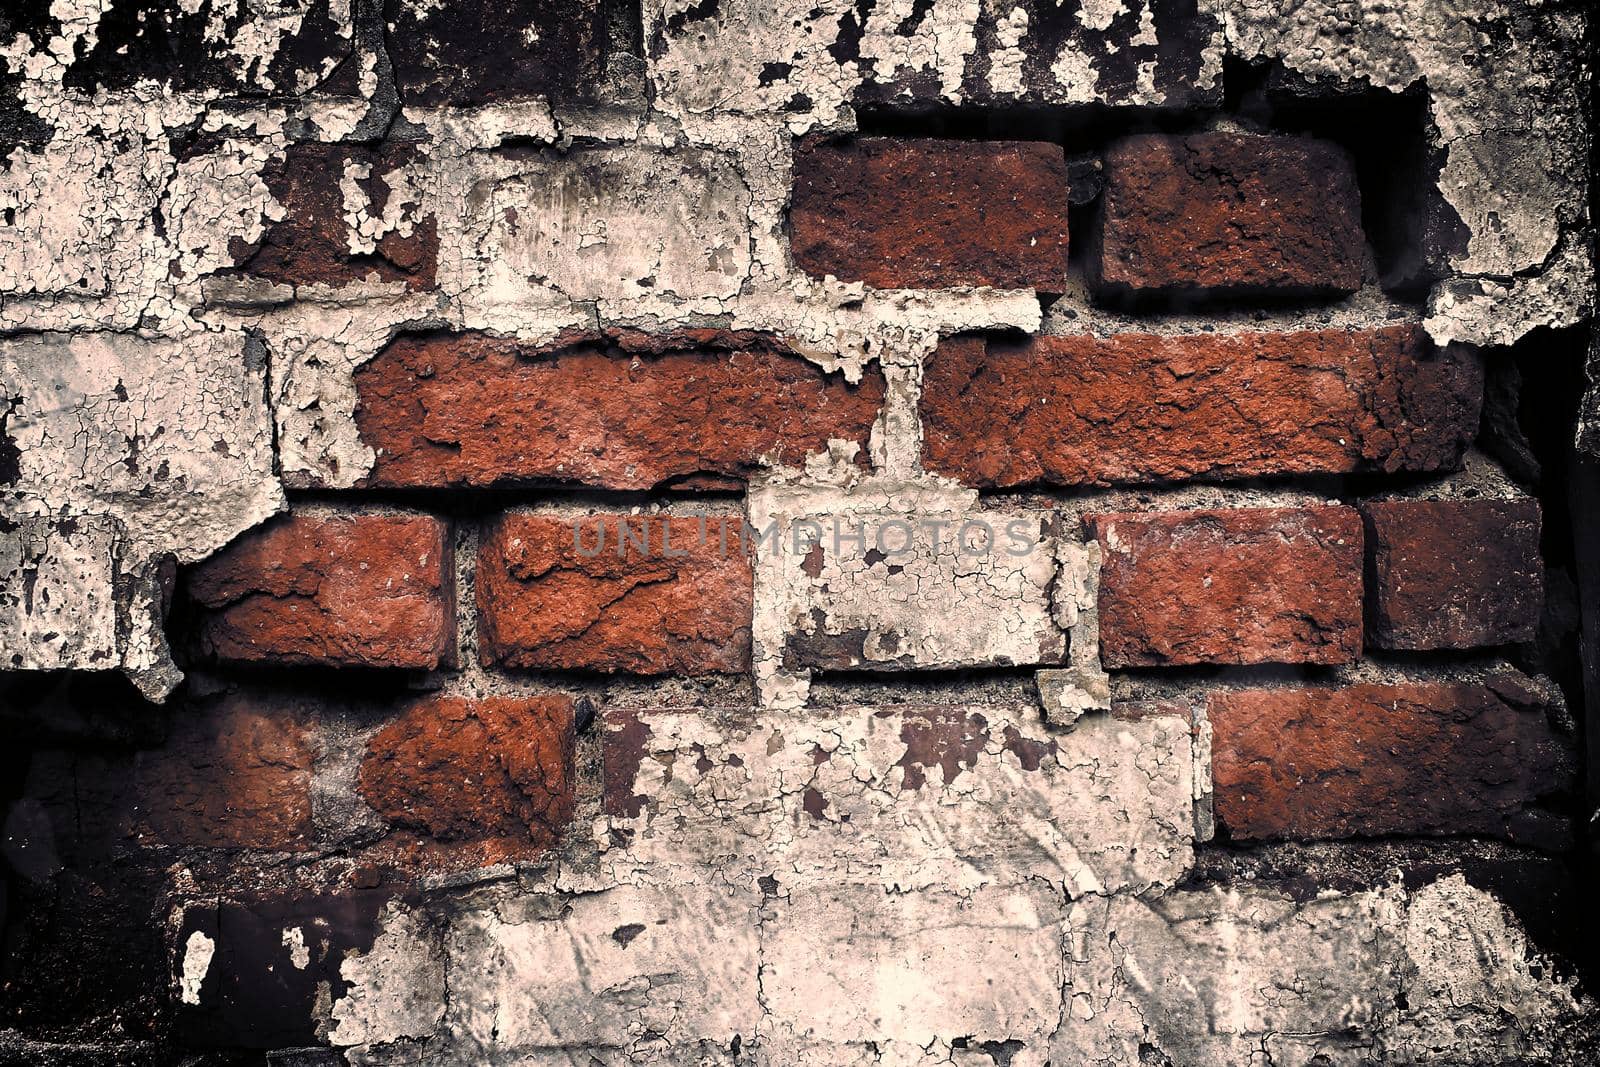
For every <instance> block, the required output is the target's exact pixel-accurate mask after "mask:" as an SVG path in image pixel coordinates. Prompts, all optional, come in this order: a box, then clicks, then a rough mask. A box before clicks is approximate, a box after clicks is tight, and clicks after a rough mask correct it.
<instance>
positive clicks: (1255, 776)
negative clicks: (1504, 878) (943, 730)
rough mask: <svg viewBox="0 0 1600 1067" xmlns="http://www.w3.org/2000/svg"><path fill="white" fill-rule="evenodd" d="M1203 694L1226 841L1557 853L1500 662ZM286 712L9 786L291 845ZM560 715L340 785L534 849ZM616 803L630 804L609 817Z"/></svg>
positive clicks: (527, 707)
mask: <svg viewBox="0 0 1600 1067" xmlns="http://www.w3.org/2000/svg"><path fill="white" fill-rule="evenodd" d="M1203 700H1204V706H1205V711H1206V717H1207V719H1208V720H1209V722H1210V724H1211V729H1212V743H1211V752H1212V784H1213V788H1214V804H1215V811H1216V815H1217V818H1218V820H1219V822H1220V823H1221V825H1222V826H1223V827H1224V828H1225V830H1226V831H1227V833H1228V834H1229V835H1231V836H1232V838H1233V839H1235V840H1240V841H1249V840H1259V841H1270V840H1318V839H1330V838H1343V837H1371V836H1381V835H1393V834H1410V835H1450V834H1460V833H1468V834H1480V835H1486V836H1493V837H1501V838H1505V839H1508V840H1511V841H1515V842H1518V843H1523V844H1529V845H1533V846H1537V847H1545V848H1560V847H1563V846H1564V843H1565V842H1566V840H1567V838H1568V836H1569V835H1570V832H1571V825H1570V822H1569V821H1568V820H1567V819H1565V818H1564V817H1561V816H1560V815H1558V814H1557V813H1556V812H1557V810H1558V803H1559V798H1560V797H1561V796H1562V795H1563V794H1565V793H1567V792H1569V791H1570V790H1572V789H1573V788H1574V787H1575V784H1576V782H1577V777H1576V774H1577V770H1576V758H1575V754H1574V748H1573V745H1572V740H1571V737H1570V736H1569V735H1568V733H1567V731H1566V730H1565V729H1564V728H1563V727H1562V726H1561V724H1560V711H1559V707H1560V705H1559V699H1558V698H1557V697H1556V696H1555V695H1554V693H1553V692H1552V691H1551V689H1550V687H1549V686H1548V683H1540V682H1535V681H1533V680H1531V679H1529V678H1527V677H1525V676H1523V675H1521V674H1520V673H1518V672H1516V671H1513V670H1510V669H1501V670H1498V671H1495V672H1491V673H1490V674H1488V675H1486V676H1484V677H1482V678H1476V679H1463V680H1459V681H1450V680H1428V679H1402V680H1395V681H1389V682H1361V683H1355V684H1347V685H1331V684H1309V685H1283V686H1277V687H1272V688H1255V689H1228V690H1212V691H1211V692H1210V693H1209V694H1208V695H1204V697H1203ZM284 710H285V709H284V708H283V707H281V706H277V705H270V704H261V703H259V702H258V701H256V700H254V699H253V698H251V697H250V696H248V695H245V694H234V695H229V696H227V697H225V698H223V699H221V700H219V701H215V702H212V703H210V704H202V705H199V706H191V707H188V708H186V709H184V714H183V715H182V717H181V721H180V726H179V729H178V731H177V733H176V734H175V735H174V737H173V739H172V742H171V743H170V744H168V745H167V746H165V747H163V748H162V749H159V750H153V751H150V752H143V753H136V754H114V755H99V754H86V753H76V754H74V753H67V752H61V753H46V754H44V755H43V756H41V757H40V758H38V759H36V760H35V761H34V763H33V765H32V769H31V772H30V777H29V781H28V782H27V783H26V786H25V788H26V790H27V792H28V795H29V796H32V797H35V798H37V799H38V801H39V803H40V805H41V810H42V811H43V812H44V813H45V814H46V816H47V817H50V818H52V819H54V818H56V817H57V816H58V815H59V817H61V818H64V819H67V820H68V821H69V823H70V825H71V826H72V827H73V828H74V836H73V841H74V842H76V844H72V845H71V847H73V848H79V847H88V848H93V847H97V846H96V842H102V843H103V842H108V841H111V840H114V839H116V838H124V837H126V838H132V839H135V840H137V841H140V842H142V843H145V844H151V845H164V846H196V847H205V848H224V849H260V850H269V851H300V850H307V849H310V848H312V847H314V839H315V834H314V828H313V824H312V800H311V796H312V770H313V753H314V752H315V749H316V743H315V741H314V727H313V725H312V724H311V723H309V722H308V721H307V720H306V719H305V717H304V716H301V715H298V714H285V713H284ZM1139 710H1140V709H1139V707H1138V706H1134V705H1127V706H1124V707H1123V708H1122V710H1120V711H1119V712H1117V714H1118V715H1121V716H1124V717H1126V716H1129V715H1136V714H1137V713H1138V712H1139ZM1163 713H1164V714H1174V713H1177V712H1174V711H1173V710H1172V709H1171V708H1167V709H1166V710H1165V711H1163ZM1185 714H1186V713H1185ZM574 720H575V708H574V704H573V701H572V700H571V699H570V698H568V697H566V696H560V695H551V694H547V695H534V696H518V697H486V698H478V699H469V698H463V697H453V696H424V697H419V698H416V699H414V700H412V701H409V702H408V703H407V704H406V705H405V706H403V707H402V708H401V709H400V710H399V712H398V713H397V714H395V715H394V716H392V717H391V719H390V721H389V722H388V724H387V725H385V726H384V727H383V728H382V729H380V730H378V731H377V732H376V733H374V734H373V735H372V737H371V738H370V739H369V740H368V741H367V742H366V746H365V751H364V753H363V754H362V757H361V761H360V765H359V768H358V770H357V774H356V789H357V792H358V793H359V795H360V797H361V798H362V800H363V801H364V802H365V803H367V804H368V805H370V806H371V808H372V810H373V811H374V812H375V813H376V814H377V815H378V816H379V817H381V819H382V820H383V822H384V823H385V824H386V825H387V826H388V828H389V829H390V831H391V832H393V833H397V834H400V835H402V836H405V835H411V836H412V837H414V838H417V839H422V840H426V841H429V842H434V843H438V844H441V845H446V846H449V845H458V844H463V843H485V842H487V843H493V844H494V845H495V846H497V847H498V849H499V851H498V852H496V853H495V855H498V856H517V855H531V854H534V853H536V852H538V851H539V850H541V849H543V848H546V847H549V846H550V845H551V844H553V843H554V842H555V841H556V840H557V839H558V838H559V837H560V836H561V834H562V833H563V832H564V831H565V830H566V829H567V827H568V825H569V824H570V821H571V818H572V815H573V811H574V805H575V789H576V786H575V781H574V769H573V759H574V725H575V722H574ZM603 736H604V743H605V752H604V763H605V767H606V789H607V793H606V797H607V804H608V811H611V812H612V814H624V813H626V812H632V813H633V814H637V812H638V807H637V806H636V805H638V804H640V803H642V802H644V801H646V800H647V799H648V798H643V797H632V796H631V791H632V789H633V782H632V779H631V778H629V779H628V780H627V781H626V782H620V781H614V780H613V779H614V778H617V775H615V774H613V768H614V767H617V766H624V765H630V763H631V764H637V761H638V752H637V749H636V746H637V743H638V738H637V737H636V736H634V735H633V734H631V733H630V732H629V731H627V730H619V731H607V732H606V733H605V734H604V735H603ZM912 741H913V742H914V741H915V739H914V738H913V739H912ZM917 751H921V750H920V749H918V750H917ZM928 751H929V752H930V753H932V754H933V755H934V756H937V753H938V751H939V749H938V748H937V747H934V748H930V749H929V750H928ZM1018 752H1019V758H1021V757H1022V756H1028V758H1029V759H1030V760H1033V759H1036V758H1037V756H1036V755H1029V753H1028V752H1027V751H1025V750H1024V749H1023V748H1020V747H1019V749H1018ZM1033 765H1034V764H1031V763H1030V764H1029V766H1033ZM908 773H909V772H908ZM948 774H949V771H948V770H947V771H946V775H947V776H948ZM911 781H912V779H911V778H909V777H908V779H907V782H908V783H909V782H911ZM908 787H909V785H908ZM624 794H626V795H624ZM618 797H621V798H622V799H623V800H625V801H626V805H625V808H626V812H625V811H624V810H623V809H621V808H618V809H616V810H613V807H615V804H616V803H617V802H618V801H617V798H618ZM130 801H131V802H130ZM1552 801H1556V802H1557V803H1554V804H1553V803H1551V802H1552ZM64 844H66V842H64Z"/></svg>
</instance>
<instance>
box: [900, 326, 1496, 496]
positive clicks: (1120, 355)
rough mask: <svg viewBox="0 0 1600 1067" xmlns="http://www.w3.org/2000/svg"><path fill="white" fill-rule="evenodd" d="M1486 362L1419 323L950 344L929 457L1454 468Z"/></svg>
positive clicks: (1048, 473)
mask: <svg viewBox="0 0 1600 1067" xmlns="http://www.w3.org/2000/svg"><path fill="white" fill-rule="evenodd" d="M1482 402H1483V369H1482V365H1481V363H1480V362H1479V360H1478V358H1477V357H1476V356H1474V355H1472V354H1471V353H1469V352H1467V351H1465V350H1464V349H1461V348H1456V347H1450V348H1445V349H1439V350H1436V349H1434V348H1433V347H1432V346H1431V345H1430V344H1429V343H1428V341H1427V340H1426V338H1425V337H1424V336H1423V334H1422V332H1421V330H1420V329H1418V328H1417V327H1415V326H1410V325H1405V326H1389V327H1384V328H1382V329H1374V330H1302V331H1295V332H1291V333H1232V334H1193V335H1185V336H1157V335H1153V334H1117V335H1115V336H1112V337H1094V336H1090V335H1087V334H1079V335H1073V336H1068V337H1030V338H1026V339H1020V340H1019V339H1009V338H1007V339H1000V338H991V339H985V338H982V337H973V336H968V337H958V338H954V339H952V340H950V341H946V342H945V343H944V344H942V345H940V346H939V349H938V351H937V352H936V353H935V355H934V357H933V359H932V361H931V362H930V364H929V366H928V369H927V372H926V382H925V384H924V388H923V394H922V418H923V424H924V430H925V433H924V442H923V458H924V461H925V463H926V465H927V466H928V467H929V469H931V470H933V471H936V472H937V473H939V474H947V475H950V476H952V477H955V478H959V479H960V480H961V481H963V482H965V483H967V484H968V485H974V486H982V487H1002V486H1016V485H1029V484H1053V485H1107V484H1118V483H1122V484H1127V483H1138V482H1150V481H1180V480H1185V479H1191V478H1211V479H1218V478H1247V477H1259V476H1266V475H1287V474H1322V473H1330V474H1331V473H1345V472H1351V471H1372V470H1377V471H1390V472H1393V471H1433V470H1441V469H1451V468H1454V467H1455V466H1457V465H1458V464H1459V463H1460V460H1461V454H1462V452H1463V450H1464V449H1465V448H1466V445H1467V443H1468V442H1469V441H1471V440H1472V438H1473V436H1474V435H1475V434H1476V433H1477V429H1478V413H1479V410H1480V408H1481V406H1482Z"/></svg>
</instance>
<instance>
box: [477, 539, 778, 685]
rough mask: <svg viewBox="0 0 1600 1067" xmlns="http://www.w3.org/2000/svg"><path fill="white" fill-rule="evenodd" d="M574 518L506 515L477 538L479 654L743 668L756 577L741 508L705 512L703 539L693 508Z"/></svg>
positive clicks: (593, 665) (682, 669) (629, 667)
mask: <svg viewBox="0 0 1600 1067" xmlns="http://www.w3.org/2000/svg"><path fill="white" fill-rule="evenodd" d="M574 521H575V520H573V519H566V518H555V517H552V516H545V515H523V514H511V515H506V516H505V517H503V518H502V519H501V520H500V521H499V523H497V524H496V526H495V527H494V529H493V530H492V531H491V532H490V533H489V535H488V536H487V537H486V538H485V539H484V543H483V546H482V549H481V550H480V552H479V555H478V616H479V637H480V649H481V655H482V658H483V661H484V663H485V664H495V663H498V664H502V665H505V666H510V667H523V668H545V669H556V670H562V669H579V670H599V671H618V672H629V673H634V674H709V673H717V672H729V673H737V672H740V671H744V670H746V669H747V668H748V667H749V665H750V615H751V600H752V596H753V582H754V578H753V576H752V572H751V567H750V561H749V558H748V556H747V554H746V552H745V550H744V548H743V546H742V545H741V542H740V530H741V524H742V519H741V518H740V517H738V516H729V517H726V518H707V519H705V520H704V524H705V525H704V530H705V536H704V539H703V540H702V537H701V529H702V527H701V522H702V520H700V519H698V518H692V517H677V518H667V517H665V516H659V515H651V516H635V517H631V518H630V517H628V516H622V515H597V516H590V517H586V518H584V519H582V520H576V521H579V522H580V523H581V525H580V526H579V527H578V528H577V530H576V531H575V530H574ZM623 524H626V527H627V529H628V531H629V532H630V537H629V538H628V539H627V540H624V538H623V536H622V529H623ZM575 533H576V535H577V538H576V542H575ZM663 534H665V535H666V548H670V551H671V553H672V554H671V555H667V554H666V549H665V548H664V546H663V543H662V538H663ZM641 538H644V539H647V545H646V547H643V548H642V547H641V545H640V539H641ZM724 545H726V546H727V547H726V549H724V547H723V546H724ZM578 546H581V551H580V548H579V547H578ZM680 552H681V553H684V554H683V555H679V554H678V553H680ZM586 553H587V554H586Z"/></svg>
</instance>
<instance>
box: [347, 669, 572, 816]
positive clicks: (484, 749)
mask: <svg viewBox="0 0 1600 1067" xmlns="http://www.w3.org/2000/svg"><path fill="white" fill-rule="evenodd" d="M572 757H573V707H572V701H571V700H569V699H568V698H566V697H563V696H537V697H488V698H485V699H482V700H467V699H463V698H459V697H445V696H441V697H431V698H428V699H426V700H423V701H421V702H419V703H418V704H416V705H415V706H413V707H412V708H411V709H410V710H408V711H407V712H406V713H405V714H404V715H402V716H401V717H400V718H399V719H397V720H395V721H394V722H392V723H390V724H389V725H388V726H386V727H384V728H383V729H382V730H380V731H379V732H378V733H377V734H376V735H374V736H373V738H372V740H371V741H370V742H369V743H368V745H367V756H366V759H365V760H364V761H363V762H362V764H361V771H360V774H359V776H358V783H357V784H358V788H359V790H360V793H361V795H362V796H363V797H365V798H366V800H367V803H369V804H371V805H372V807H373V809H374V810H376V811H377V812H378V814H380V815H382V816H383V817H384V818H386V819H388V820H389V821H390V822H391V823H393V824H394V825H396V826H399V827H404V828H406V829H409V830H413V831H416V832H418V833H420V834H425V835H427V836H428V837H430V838H433V839H434V840H437V841H466V840H482V839H488V838H498V839H506V840H509V841H513V842H519V843H522V842H526V843H529V844H532V845H535V846H539V847H543V846H547V845H550V844H552V843H554V842H555V841H556V840H557V839H558V838H559V837H560V835H561V832H562V830H563V829H564V828H565V826H566V825H567V823H568V821H569V820H570V819H571V818H572V810H573V792H572V788H573V779H572Z"/></svg>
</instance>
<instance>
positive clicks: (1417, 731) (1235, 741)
mask: <svg viewBox="0 0 1600 1067" xmlns="http://www.w3.org/2000/svg"><path fill="white" fill-rule="evenodd" d="M1551 712H1552V703H1551V697H1550V695H1549V693H1548V692H1547V691H1545V690H1543V689H1541V688H1540V687H1537V686H1535V685H1533V684H1531V683H1530V682H1529V681H1528V679H1526V678H1524V677H1522V676H1521V675H1519V674H1516V673H1515V672H1505V673H1502V674H1497V675H1494V676H1492V677H1490V678H1489V679H1488V680H1487V681H1485V682H1483V683H1472V682H1403V683H1394V684H1358V685H1350V686H1344V687H1339V688H1335V687H1328V686H1308V687H1304V688H1298V687H1287V688H1282V689H1253V690H1240V691H1235V692H1219V693H1214V694H1213V695H1212V696H1211V698H1210V700H1209V702H1208V712H1207V714H1208V717H1209V718H1210V720H1211V729H1212V753H1211V758H1212V771H1213V780H1214V786H1215V790H1216V793H1215V805H1216V813H1217V817H1218V819H1219V821H1220V822H1221V823H1222V824H1223V825H1224V826H1225V827H1226V828H1227V830H1228V831H1229V833H1231V834H1232V835H1233V837H1234V838H1235V839H1236V840H1270V839H1285V838H1287V839H1292V840H1307V839H1312V838H1328V837H1352V836H1360V837H1369V836H1377V835H1382V834H1470V833H1476V834H1491V835H1495V836H1503V837H1509V838H1511V839H1513V840H1525V841H1529V842H1532V843H1536V844H1538V843H1544V844H1549V843H1559V842H1560V841H1561V840H1562V836H1563V835H1562V833H1561V831H1562V829H1563V828H1564V825H1565V824H1564V822H1563V820H1561V819H1560V818H1559V817H1556V816H1553V815H1549V814H1547V813H1545V812H1542V811H1539V810H1537V807H1536V805H1537V801H1538V800H1539V798H1541V797H1543V796H1546V795H1549V794H1556V793H1559V792H1560V791H1562V790H1564V789H1568V788H1570V787H1571V786H1572V785H1573V783H1574V780H1575V779H1574V766H1575V763H1574V760H1575V756H1574V754H1573V751H1572V746H1571V742H1570V739H1568V738H1567V737H1565V736H1563V735H1562V734H1561V733H1559V732H1557V731H1556V730H1555V729H1554V728H1553V727H1552V725H1551V720H1550V715H1551Z"/></svg>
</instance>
